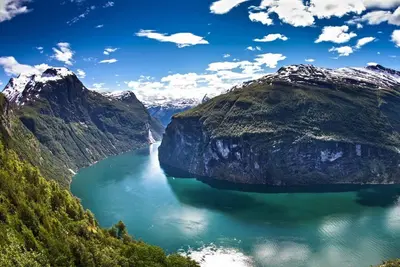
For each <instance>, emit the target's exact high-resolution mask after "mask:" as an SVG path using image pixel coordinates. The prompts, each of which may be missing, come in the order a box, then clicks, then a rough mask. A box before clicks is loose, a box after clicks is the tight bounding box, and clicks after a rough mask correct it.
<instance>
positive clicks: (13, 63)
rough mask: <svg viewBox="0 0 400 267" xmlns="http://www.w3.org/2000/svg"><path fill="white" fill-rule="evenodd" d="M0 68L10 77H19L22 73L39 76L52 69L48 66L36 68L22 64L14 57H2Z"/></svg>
mask: <svg viewBox="0 0 400 267" xmlns="http://www.w3.org/2000/svg"><path fill="white" fill-rule="evenodd" d="M0 66H1V67H2V68H3V69H4V72H5V73H6V74H7V75H9V76H18V75H20V74H21V73H24V74H39V73H42V72H44V71H45V70H47V69H48V68H49V67H50V66H49V65H47V64H40V65H35V66H30V65H26V64H20V63H19V62H18V61H17V60H16V59H15V58H14V57H0Z"/></svg>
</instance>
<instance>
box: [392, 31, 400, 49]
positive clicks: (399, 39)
mask: <svg viewBox="0 0 400 267" xmlns="http://www.w3.org/2000/svg"><path fill="white" fill-rule="evenodd" d="M392 42H393V43H395V45H396V47H400V30H394V31H393V33H392Z"/></svg>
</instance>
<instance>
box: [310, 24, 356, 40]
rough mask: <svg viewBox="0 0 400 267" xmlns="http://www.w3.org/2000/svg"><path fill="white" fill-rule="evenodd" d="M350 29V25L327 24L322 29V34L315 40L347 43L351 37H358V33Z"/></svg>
mask: <svg viewBox="0 0 400 267" xmlns="http://www.w3.org/2000/svg"><path fill="white" fill-rule="evenodd" d="M348 31H349V26H347V25H343V26H326V27H324V28H323V29H322V33H321V35H320V36H319V37H318V39H317V40H315V43H320V42H333V43H337V44H342V43H347V42H348V41H350V39H351V38H353V37H356V36H357V34H355V33H354V32H350V33H348Z"/></svg>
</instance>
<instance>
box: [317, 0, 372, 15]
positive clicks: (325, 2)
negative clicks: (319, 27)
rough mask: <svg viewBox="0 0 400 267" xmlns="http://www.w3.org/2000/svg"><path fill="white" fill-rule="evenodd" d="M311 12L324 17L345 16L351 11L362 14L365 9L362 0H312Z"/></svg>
mask: <svg viewBox="0 0 400 267" xmlns="http://www.w3.org/2000/svg"><path fill="white" fill-rule="evenodd" d="M309 10H310V12H311V13H312V14H313V15H314V16H316V17H318V18H320V19H322V18H331V17H343V16H344V15H346V14H349V13H356V14H361V13H362V12H363V11H364V10H365V6H364V4H363V2H362V0H339V1H338V0H311V1H310V8H309Z"/></svg>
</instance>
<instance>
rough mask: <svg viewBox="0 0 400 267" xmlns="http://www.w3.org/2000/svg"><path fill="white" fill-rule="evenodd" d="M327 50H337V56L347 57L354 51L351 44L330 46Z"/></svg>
mask: <svg viewBox="0 0 400 267" xmlns="http://www.w3.org/2000/svg"><path fill="white" fill-rule="evenodd" d="M329 52H337V53H338V54H339V57H347V56H349V55H350V54H352V53H353V52H354V50H353V48H352V47H351V46H341V47H332V48H331V49H329Z"/></svg>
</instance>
